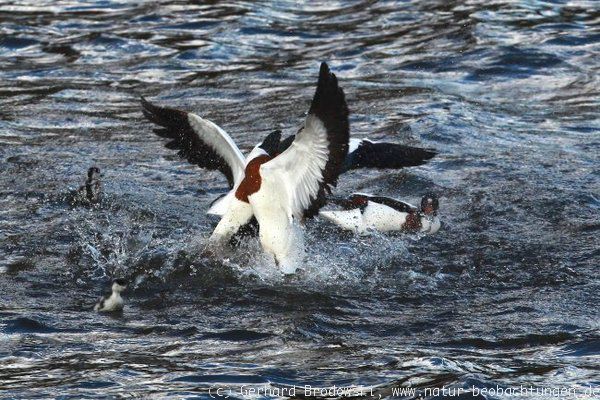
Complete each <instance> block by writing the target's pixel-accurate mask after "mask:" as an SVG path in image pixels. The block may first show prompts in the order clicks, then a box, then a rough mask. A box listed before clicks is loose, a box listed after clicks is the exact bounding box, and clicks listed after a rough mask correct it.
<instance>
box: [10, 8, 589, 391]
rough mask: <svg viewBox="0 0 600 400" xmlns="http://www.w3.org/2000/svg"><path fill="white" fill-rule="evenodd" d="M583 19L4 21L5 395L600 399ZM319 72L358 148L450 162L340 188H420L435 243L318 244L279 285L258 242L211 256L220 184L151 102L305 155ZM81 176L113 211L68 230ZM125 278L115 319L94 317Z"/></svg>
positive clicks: (573, 13)
mask: <svg viewBox="0 0 600 400" xmlns="http://www.w3.org/2000/svg"><path fill="white" fill-rule="evenodd" d="M599 18H600V14H599V13H598V11H597V5H596V3H595V2H592V1H589V2H586V1H559V2H542V1H530V2H520V3H519V2H511V1H494V2H487V1H469V2H462V1H460V2H458V1H427V2H418V1H409V2H393V1H390V2H383V1H382V2H377V1H352V2H341V1H340V2H306V3H298V2H293V1H277V2H206V3H204V2H193V3H191V4H186V3H184V2H179V1H170V0H168V1H161V2H138V3H131V2H120V1H101V2H95V1H94V2H92V1H90V2H83V1H19V2H0V397H8V398H14V397H25V398H32V397H36V396H37V397H56V396H58V395H59V394H60V395H61V396H64V397H65V398H67V397H76V398H80V397H83V396H88V397H92V398H101V397H107V398H113V397H116V396H123V397H125V396H132V395H133V396H149V397H157V398H161V397H168V396H171V397H181V398H187V397H193V396H195V395H200V396H202V395H208V394H209V389H210V388H214V387H215V386H221V387H230V388H232V390H234V391H235V390H239V388H240V387H241V386H243V385H245V386H244V387H246V388H248V387H250V388H262V389H264V388H271V389H274V388H289V387H293V385H300V386H304V385H312V386H314V387H319V388H330V387H331V386H333V385H336V386H343V387H349V386H351V387H365V388H369V390H371V389H373V391H374V394H375V395H377V396H378V395H381V396H383V397H385V396H394V397H398V396H399V394H398V393H397V392H395V391H394V390H396V389H397V388H399V387H409V386H410V387H413V388H417V389H418V390H420V391H421V392H420V393H421V394H422V395H423V396H425V397H428V398H434V397H435V393H433V392H431V391H429V392H425V389H426V388H430V389H431V388H442V387H444V386H445V387H453V388H464V389H469V390H473V389H472V388H473V387H474V388H477V389H483V388H495V387H496V386H497V385H498V386H500V387H504V388H509V387H517V386H520V385H524V386H525V387H534V388H561V387H568V388H571V389H572V390H577V391H578V393H579V394H581V395H582V396H585V392H584V391H585V389H586V388H588V385H592V386H593V387H595V388H597V387H598V385H599V384H600V382H599V381H598V357H599V343H600V336H599V335H598V328H599V325H598V321H599V318H598V317H599V316H598V304H599V301H600V298H599V295H598V293H600V290H598V289H600V287H599V281H598V278H597V265H598V258H599V256H600V255H599V253H598V241H597V239H596V238H597V233H598V228H599V227H600V223H599V220H598V208H599V204H600V200H599V199H600V195H598V193H600V183H599V182H600V180H599V176H598V169H597V165H598V162H599V160H598V154H599V151H598V147H599V144H600V140H599V137H598V130H599V128H600V124H599V119H598V110H599V106H600V104H599V103H598V98H599V95H600V85H599V80H598V70H599V65H598V61H597V59H598V57H597V53H598V51H599V50H600V49H599V44H598V42H599V36H598V34H597V31H598V27H599ZM320 61H328V62H329V64H330V65H331V67H332V69H333V70H334V71H335V72H336V73H337V75H338V77H339V79H340V82H341V84H342V86H343V87H344V89H345V91H346V93H347V98H348V103H349V107H350V109H351V132H352V135H353V136H355V137H363V136H369V137H371V138H374V139H382V138H385V139H389V140H393V141H398V142H403V143H408V144H414V145H422V146H424V147H433V148H436V149H437V150H438V151H439V153H440V154H439V156H438V157H436V158H435V159H434V160H432V162H430V163H429V164H427V165H425V166H422V167H417V168H412V169H410V170H405V171H399V172H398V171H356V172H352V173H350V174H347V175H344V176H343V177H342V178H341V180H340V185H339V187H338V189H337V192H338V193H340V194H343V193H349V192H352V191H359V190H360V191H368V192H373V193H380V194H386V195H390V196H393V197H399V198H405V199H407V200H409V201H413V202H414V201H417V200H418V199H419V198H420V196H421V195H422V194H423V193H424V192H426V191H429V190H434V191H436V192H437V193H439V194H440V196H441V213H442V217H443V221H444V226H443V228H442V230H441V231H440V232H439V233H438V234H436V235H434V236H430V237H422V238H421V237H415V236H391V237H388V236H384V235H378V234H374V235H370V236H366V237H352V236H348V235H346V234H342V233H340V232H338V231H337V230H335V229H334V228H332V227H331V226H328V225H327V224H325V223H324V222H323V221H313V222H311V223H309V224H308V226H307V240H308V242H309V245H310V248H311V252H310V255H309V257H308V260H307V265H306V271H305V273H303V274H301V275H300V276H298V277H296V278H294V279H293V280H291V281H287V280H284V279H282V278H281V277H279V276H278V275H277V274H275V273H274V272H273V268H272V265H271V264H270V263H271V262H272V261H270V260H268V259H267V258H265V257H264V256H263V255H262V254H261V252H260V251H259V247H258V245H257V244H256V243H255V242H249V243H246V244H244V247H243V249H242V250H241V251H234V250H227V251H226V252H225V253H224V254H221V255H220V257H218V258H211V257H210V256H207V255H202V251H201V250H202V248H203V243H204V240H205V238H206V237H207V235H208V234H209V233H210V230H211V227H212V226H213V224H214V223H215V221H214V220H212V219H211V218H209V217H207V216H205V211H206V210H207V208H208V205H209V204H210V202H211V201H212V200H213V199H214V198H215V197H216V196H217V195H218V194H220V193H222V192H223V191H224V190H225V188H226V183H225V181H224V179H222V177H221V176H219V174H218V173H209V172H206V171H201V170H198V169H197V168H194V167H192V166H189V165H187V164H186V163H184V162H182V161H181V160H179V159H178V158H177V156H176V155H174V154H172V153H171V152H170V151H168V150H166V149H164V147H163V143H162V141H161V140H160V139H159V138H157V137H155V136H154V135H153V134H152V132H151V129H152V127H151V126H150V124H148V123H147V122H146V121H144V120H143V117H142V115H141V112H140V107H139V104H138V98H139V96H140V95H144V96H147V97H149V98H152V99H155V100H156V101H157V102H159V103H161V104H167V105H171V106H174V107H180V108H184V109H188V110H193V111H196V112H198V113H200V114H201V115H203V116H206V117H207V118H210V119H211V120H214V121H215V122H217V123H218V124H219V125H221V126H223V127H224V128H225V129H226V130H227V131H228V132H230V134H231V135H232V136H233V137H234V139H235V140H236V142H237V143H239V144H240V145H241V147H242V148H243V150H247V149H249V148H250V147H251V146H252V145H253V144H255V143H256V142H257V141H259V139H262V137H263V136H264V134H265V133H266V132H269V131H271V130H272V129H273V128H279V129H282V130H284V132H285V133H294V132H295V130H296V129H297V127H298V125H299V124H300V122H301V121H302V116H303V114H304V112H305V111H306V109H307V106H308V104H309V101H310V96H311V95H312V91H313V86H314V83H315V76H316V71H317V68H318V65H319V62H320ZM91 165H98V166H100V167H101V168H102V170H103V172H104V188H105V192H106V198H105V201H104V202H103V203H102V204H101V205H100V206H98V207H72V206H71V205H69V202H68V201H67V196H68V193H69V190H71V189H72V188H76V187H78V186H79V185H80V184H81V183H83V180H84V179H85V171H86V170H87V168H88V167H89V166H91ZM324 239H325V240H324ZM117 275H118V276H124V277H126V278H127V279H128V280H129V281H130V282H131V284H130V290H129V291H128V293H126V298H127V299H128V303H127V305H126V309H125V311H124V313H123V314H122V315H117V316H112V317H111V316H102V315H97V314H94V313H91V312H89V310H90V309H91V307H92V306H93V304H94V302H95V300H96V298H97V296H98V295H100V293H101V292H102V289H104V288H106V287H107V282H108V280H109V279H110V277H112V276H117ZM417 393H419V392H417ZM264 395H265V396H266V397H276V396H277V395H276V394H268V393H265V394H264ZM318 395H319V396H320V395H321V394H320V393H319V394H318ZM235 396H236V397H253V396H252V395H251V394H249V393H242V394H239V393H238V394H236V395H235ZM411 396H412V397H415V396H417V394H415V395H410V394H407V395H406V396H405V397H411ZM544 396H546V397H544ZM439 397H443V396H441V395H440V396H438V397H435V398H439ZM447 397H450V396H449V395H448V396H447ZM467 397H469V398H473V395H472V393H470V394H468V396H467ZM523 397H524V398H536V399H537V398H553V397H551V396H547V395H543V394H540V393H539V392H535V393H534V392H531V393H529V394H528V395H526V396H523ZM465 398H466V397H465ZM480 398H483V397H480ZM488 398H509V396H508V395H506V394H504V395H494V396H491V397H489V396H488ZM582 398H585V397H582ZM587 398H594V397H593V395H592V394H589V395H588V397H587Z"/></svg>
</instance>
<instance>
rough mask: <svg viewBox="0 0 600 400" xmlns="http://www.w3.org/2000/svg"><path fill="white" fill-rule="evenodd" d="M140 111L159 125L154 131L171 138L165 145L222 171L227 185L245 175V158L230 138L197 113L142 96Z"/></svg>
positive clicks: (190, 159)
mask: <svg viewBox="0 0 600 400" xmlns="http://www.w3.org/2000/svg"><path fill="white" fill-rule="evenodd" d="M141 102H142V112H143V113H144V116H145V117H146V118H147V119H148V120H150V121H151V122H153V123H155V124H157V125H159V126H161V128H157V129H154V132H155V133H156V134H157V135H158V136H161V137H164V138H168V139H171V141H170V142H168V143H167V144H166V147H167V148H168V149H171V150H179V153H178V154H179V156H180V157H182V158H186V159H187V161H188V162H189V163H191V164H194V165H198V166H199V167H201V168H206V169H209V170H218V171H221V172H222V173H223V174H224V175H225V177H226V178H227V181H228V183H229V186H230V187H233V186H234V185H235V184H236V183H237V182H239V181H240V180H241V179H243V177H244V168H245V158H244V155H243V154H242V152H241V151H240V150H239V149H238V147H237V146H236V144H235V143H234V141H233V139H231V137H230V136H229V135H228V134H227V132H225V131H224V130H223V129H221V128H220V127H219V126H218V125H216V124H215V123H213V122H211V121H209V120H208V119H205V118H201V117H199V116H198V115H196V114H193V113H188V112H185V111H181V110H176V109H172V108H166V107H159V106H156V105H154V104H152V103H150V102H149V101H147V100H146V99H144V98H143V97H142V99H141Z"/></svg>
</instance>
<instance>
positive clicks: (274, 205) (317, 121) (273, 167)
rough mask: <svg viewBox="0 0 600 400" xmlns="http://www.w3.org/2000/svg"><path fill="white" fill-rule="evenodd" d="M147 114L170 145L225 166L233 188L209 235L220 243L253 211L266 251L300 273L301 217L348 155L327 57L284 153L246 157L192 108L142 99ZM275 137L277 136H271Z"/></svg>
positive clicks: (343, 113) (343, 111)
mask: <svg viewBox="0 0 600 400" xmlns="http://www.w3.org/2000/svg"><path fill="white" fill-rule="evenodd" d="M142 105H143V108H144V114H145V115H146V117H147V118H148V119H150V120H151V121H153V122H155V123H157V124H158V125H161V126H163V127H164V128H163V129H158V130H155V132H156V133H157V134H159V135H161V136H165V137H169V138H171V139H173V140H172V141H171V142H170V143H168V144H167V147H168V148H173V149H179V153H180V154H181V155H182V156H184V157H186V158H188V161H191V162H194V163H196V164H198V165H200V166H202V167H205V168H208V169H216V170H220V171H221V172H223V173H224V174H225V176H226V177H227V179H228V181H229V183H230V185H231V186H232V190H231V191H230V192H229V193H228V194H227V195H226V196H225V197H224V198H223V200H221V201H220V202H219V207H220V208H221V213H222V215H223V216H222V218H221V220H220V221H219V223H218V225H217V227H216V228H215V230H214V231H213V234H212V235H211V237H210V242H211V243H223V242H225V241H228V240H229V239H231V237H232V236H233V235H234V234H235V233H236V232H237V231H238V230H239V229H240V227H242V226H243V225H245V224H246V223H248V222H249V221H250V220H251V219H252V218H253V217H254V218H256V220H257V222H258V225H259V239H260V242H261V244H262V247H263V249H264V250H265V251H266V252H268V253H270V254H272V255H273V256H274V258H275V261H276V263H277V264H278V266H279V267H280V269H281V271H282V272H283V273H286V274H289V273H293V272H295V270H296V269H297V268H298V266H299V265H300V263H301V261H302V258H303V255H304V245H303V235H302V233H301V230H300V227H299V222H300V221H301V220H302V219H303V217H304V215H305V213H307V212H309V213H316V212H317V211H318V208H319V207H320V204H324V203H325V201H324V198H325V196H326V194H327V193H329V191H330V190H331V189H330V188H331V186H334V185H336V183H337V177H338V175H339V173H340V172H341V170H342V166H343V163H344V161H345V158H346V156H347V153H348V140H349V123H348V107H347V105H346V100H345V96H344V92H343V90H342V89H341V88H340V87H339V86H338V80H337V78H336V76H335V74H333V73H331V71H330V70H329V66H328V65H327V64H326V63H322V64H321V67H320V70H319V79H318V82H317V89H316V91H315V95H314V97H313V100H312V103H311V106H310V109H309V112H308V115H307V117H306V119H305V121H304V125H303V126H302V127H301V128H300V130H299V132H298V133H297V135H295V137H294V139H293V140H291V143H290V144H289V147H287V149H285V150H284V151H282V152H281V153H277V154H272V153H270V152H269V151H267V150H265V149H264V148H261V147H260V146H257V147H255V148H254V149H253V150H252V151H251V152H250V153H249V154H248V156H246V157H244V156H243V155H242V153H241V152H240V150H239V149H238V148H237V146H236V145H235V143H234V142H233V140H232V139H231V138H230V137H229V135H228V134H227V133H226V132H225V131H223V130H222V129H221V128H219V127H218V126H217V125H215V124H214V123H212V122H210V121H208V120H206V119H203V118H201V117H199V116H197V115H195V114H190V113H185V112H182V111H178V110H171V109H164V108H158V107H154V106H152V105H151V104H149V103H148V102H146V101H145V100H144V99H142ZM274 136H276V135H274Z"/></svg>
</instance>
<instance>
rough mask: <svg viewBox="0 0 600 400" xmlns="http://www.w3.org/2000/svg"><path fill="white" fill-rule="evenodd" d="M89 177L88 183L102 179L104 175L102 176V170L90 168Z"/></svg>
mask: <svg viewBox="0 0 600 400" xmlns="http://www.w3.org/2000/svg"><path fill="white" fill-rule="evenodd" d="M87 176H88V181H93V180H97V179H100V176H102V175H100V168H98V167H90V168H89V169H88V173H87Z"/></svg>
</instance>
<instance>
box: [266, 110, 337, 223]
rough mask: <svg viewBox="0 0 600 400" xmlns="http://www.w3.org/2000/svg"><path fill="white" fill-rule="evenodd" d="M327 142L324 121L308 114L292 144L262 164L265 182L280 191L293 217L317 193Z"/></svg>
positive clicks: (325, 161) (300, 211)
mask: <svg viewBox="0 0 600 400" xmlns="http://www.w3.org/2000/svg"><path fill="white" fill-rule="evenodd" d="M328 146H329V141H328V139H327V130H326V129H325V126H324V125H323V122H321V120H320V119H319V118H317V117H316V116H314V115H312V114H309V115H308V117H307V118H306V121H305V123H304V128H303V129H302V130H301V131H300V132H299V133H298V135H296V139H295V140H294V142H293V143H292V145H291V146H290V147H289V148H288V149H287V150H286V151H284V152H283V153H281V154H280V155H279V156H277V157H275V158H274V159H273V160H271V161H269V162H267V163H265V164H263V165H262V166H261V167H260V175H261V177H262V185H265V186H266V187H269V188H272V189H273V190H272V191H271V192H272V193H280V196H281V197H282V198H281V205H282V206H283V207H284V208H285V211H286V212H287V214H288V217H289V218H290V219H291V218H292V217H295V218H297V219H301V218H302V214H303V212H304V210H306V209H307V208H308V207H310V204H311V200H312V199H313V198H315V197H316V196H317V194H318V192H319V185H320V183H321V182H322V181H323V170H324V169H325V166H326V164H327V159H328Z"/></svg>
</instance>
